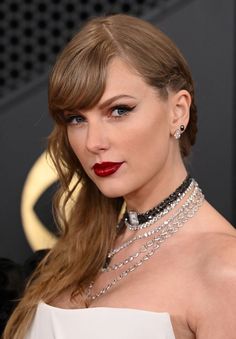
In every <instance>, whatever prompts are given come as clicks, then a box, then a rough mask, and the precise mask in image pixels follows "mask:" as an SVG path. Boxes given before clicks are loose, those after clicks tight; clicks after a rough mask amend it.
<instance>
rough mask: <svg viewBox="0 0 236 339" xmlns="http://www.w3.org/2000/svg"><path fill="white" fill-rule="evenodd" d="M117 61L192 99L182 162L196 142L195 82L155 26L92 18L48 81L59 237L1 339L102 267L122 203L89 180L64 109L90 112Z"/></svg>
mask: <svg viewBox="0 0 236 339" xmlns="http://www.w3.org/2000/svg"><path fill="white" fill-rule="evenodd" d="M114 57H119V58H122V59H123V60H125V61H126V62H127V63H129V64H131V65H132V66H133V67H134V68H135V69H136V71H137V72H138V73H139V74H140V75H141V76H142V78H143V79H144V80H145V81H146V83H148V84H149V85H151V86H153V87H155V88H157V89H158V91H159V93H160V95H162V97H163V98H166V97H167V96H168V89H171V90H172V91H176V92H177V91H179V90H181V89H185V90H187V91H188V92H189V93H190V95H191V97H192V103H191V107H190V121H189V124H188V126H187V128H186V130H185V132H184V134H183V136H182V138H181V140H180V151H181V154H182V156H183V157H185V156H187V155H188V154H189V151H190V148H191V146H192V145H193V144H194V142H195V137H196V132H197V124H196V122H197V114H196V105H195V99H194V87H193V81H192V78H191V74H190V71H189V68H188V65H187V63H186V61H185V59H184V58H183V56H182V55H181V53H180V52H179V50H178V49H177V48H176V46H175V45H174V44H173V42H172V41H171V40H170V39H169V38H168V37H166V35H164V34H163V33H162V32H161V31H160V30H158V29H157V28H156V27H154V26H153V25H151V24H149V23H148V22H146V21H143V20H141V19H138V18H135V17H131V16H127V15H121V14H118V15H112V16H107V17H98V18H95V19H92V20H90V21H89V22H88V23H87V24H86V25H85V26H84V27H83V28H82V30H81V31H80V32H79V33H78V34H76V35H75V36H74V38H73V39H72V40H71V41H70V42H69V44H68V45H67V46H66V47H65V49H64V50H63V51H62V53H61V54H60V55H59V57H58V59H57V62H56V64H55V66H54V68H53V70H52V73H51V76H50V82H49V96H48V97H49V111H50V114H51V116H52V117H53V119H54V121H55V127H54V130H53V132H52V134H51V135H50V137H49V144H48V152H49V155H50V156H51V158H52V160H53V162H54V165H55V167H56V170H57V172H58V176H59V180H60V187H59V189H58V191H57V193H56V195H55V198H54V202H53V208H54V215H55V219H56V222H57V224H58V225H59V227H60V237H59V239H58V241H57V243H56V245H55V246H54V247H53V249H52V250H51V251H50V252H49V254H48V255H47V256H46V257H45V259H44V260H43V261H42V263H41V264H40V265H39V267H38V269H37V270H36V272H35V273H34V274H33V277H32V279H31V282H30V284H29V286H28V287H27V289H26V292H25V294H24V296H23V298H22V300H21V301H20V303H19V304H18V306H17V308H16V309H15V311H14V313H13V314H12V316H11V318H10V320H9V322H8V324H7V326H6V329H5V332H4V335H3V339H22V338H24V336H25V333H26V331H27V329H28V328H29V326H30V323H31V321H32V318H33V316H34V314H35V310H36V307H37V305H38V303H39V302H40V301H41V300H43V301H44V302H46V303H51V302H52V301H53V300H54V299H55V298H57V297H58V296H60V295H61V294H62V293H63V292H65V291H69V290H70V291H72V293H71V297H72V298H73V297H74V296H76V295H77V294H78V293H79V294H81V295H82V293H83V291H84V289H85V287H86V286H87V284H88V283H89V282H90V281H91V280H93V279H94V277H95V276H96V275H97V273H98V271H99V270H100V268H101V267H102V266H103V264H104V261H105V258H106V255H107V252H108V250H109V249H110V247H111V244H112V242H113V241H114V239H115V236H116V231H115V229H116V228H115V225H116V223H117V220H118V216H119V213H120V209H121V206H122V203H123V199H122V198H120V197H119V198H114V199H111V198H107V197H105V196H104V195H103V194H102V193H101V192H100V191H99V190H98V188H97V187H96V186H95V184H94V183H93V182H92V181H91V180H90V179H89V177H88V176H87V175H86V173H85V172H84V170H83V168H82V166H81V164H80V162H79V160H78V158H77V157H76V156H75V154H74V153H73V151H72V149H71V147H70V144H69V142H68V137H67V129H66V125H65V122H64V119H63V113H64V112H65V111H73V110H75V109H88V108H91V107H93V106H94V105H95V104H96V103H98V101H99V100H100V98H101V96H102V94H103V92H104V90H105V85H106V76H107V66H108V64H109V62H110V61H111V59H112V58H114ZM75 177H76V183H75V184H74V186H73V187H72V188H71V181H72V178H75ZM79 183H82V188H81V191H80V194H79V195H78V196H77V198H76V200H75V201H74V204H73V208H72V210H71V213H70V217H69V218H66V212H65V210H66V206H67V204H68V202H69V201H70V200H71V197H72V194H73V193H74V192H76V190H77V188H78V184H79ZM62 196H64V199H63V204H62V203H61V200H62Z"/></svg>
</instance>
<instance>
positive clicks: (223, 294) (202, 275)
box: [193, 206, 236, 339]
mask: <svg viewBox="0 0 236 339" xmlns="http://www.w3.org/2000/svg"><path fill="white" fill-rule="evenodd" d="M207 208H208V209H209V216H206V218H205V220H206V221H207V222H210V223H211V222H212V223H213V224H210V225H205V227H206V232H203V233H202V237H201V249H202V255H201V256H199V258H200V260H199V261H198V268H197V269H198V277H199V281H198V283H197V286H198V288H197V291H196V294H195V296H194V301H193V302H194V305H195V307H196V308H195V328H196V333H197V334H198V335H197V338H199V339H202V338H204V339H208V338H209V339H210V338H214V339H224V338H228V339H233V338H235V333H236V230H235V228H234V227H233V226H232V225H230V224H229V223H228V222H227V221H226V220H225V219H224V218H223V217H222V216H221V215H219V214H218V213H217V212H216V211H215V210H214V209H212V208H211V207H209V206H207Z"/></svg>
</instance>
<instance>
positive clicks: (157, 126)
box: [123, 119, 170, 167]
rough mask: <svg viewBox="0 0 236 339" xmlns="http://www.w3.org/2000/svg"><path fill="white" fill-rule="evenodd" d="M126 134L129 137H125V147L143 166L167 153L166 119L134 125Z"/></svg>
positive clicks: (167, 133)
mask: <svg viewBox="0 0 236 339" xmlns="http://www.w3.org/2000/svg"><path fill="white" fill-rule="evenodd" d="M127 135H128V136H129V137H128V138H125V149H126V150H127V152H128V153H129V154H130V156H131V157H132V155H133V156H135V158H136V159H137V161H140V162H142V163H143V165H144V166H145V165H146V166H147V167H148V166H150V162H151V163H153V162H155V161H158V159H159V158H160V157H163V156H164V155H165V154H167V153H168V148H169V140H170V132H169V127H168V123H167V122H166V119H156V120H152V121H150V122H149V123H145V124H142V125H140V126H138V125H136V128H135V129H133V130H132V131H131V133H128V134H127ZM123 136H124V134H123Z"/></svg>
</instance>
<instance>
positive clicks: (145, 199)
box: [124, 164, 187, 213]
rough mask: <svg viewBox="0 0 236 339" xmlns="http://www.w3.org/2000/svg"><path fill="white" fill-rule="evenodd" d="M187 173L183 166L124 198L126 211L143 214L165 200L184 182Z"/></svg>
mask: <svg viewBox="0 0 236 339" xmlns="http://www.w3.org/2000/svg"><path fill="white" fill-rule="evenodd" d="M186 176H187V171H186V168H185V167H184V165H183V164H182V166H181V167H180V168H179V169H178V170H175V171H170V172H169V174H168V175H167V173H166V172H165V173H163V175H161V174H160V175H159V176H158V178H153V180H151V181H150V182H149V183H148V184H147V185H145V187H141V188H140V189H139V190H137V191H136V192H132V193H131V194H129V195H127V196H125V197H124V199H125V202H126V205H127V209H128V210H134V211H137V212H138V213H144V212H146V211H147V210H149V209H151V208H153V207H154V206H155V205H157V204H158V203H160V202H161V201H162V200H164V199H165V198H167V197H168V196H169V195H170V194H171V193H172V192H174V191H175V190H176V188H177V187H178V186H180V185H181V183H182V182H183V181H184V179H185V178H186Z"/></svg>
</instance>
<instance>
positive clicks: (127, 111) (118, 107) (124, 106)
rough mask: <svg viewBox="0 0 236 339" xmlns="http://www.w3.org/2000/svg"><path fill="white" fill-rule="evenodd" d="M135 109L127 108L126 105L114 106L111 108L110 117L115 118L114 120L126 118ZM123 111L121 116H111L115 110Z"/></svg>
mask: <svg viewBox="0 0 236 339" xmlns="http://www.w3.org/2000/svg"><path fill="white" fill-rule="evenodd" d="M134 108H135V106H128V105H115V106H113V107H112V108H111V117H112V118H115V119H121V118H122V117H124V116H127V115H128V114H129V112H131V111H132V110H133V109H134ZM118 109H120V110H124V111H125V112H124V113H122V114H121V115H117V116H113V115H112V113H113V112H114V111H115V110H118Z"/></svg>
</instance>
